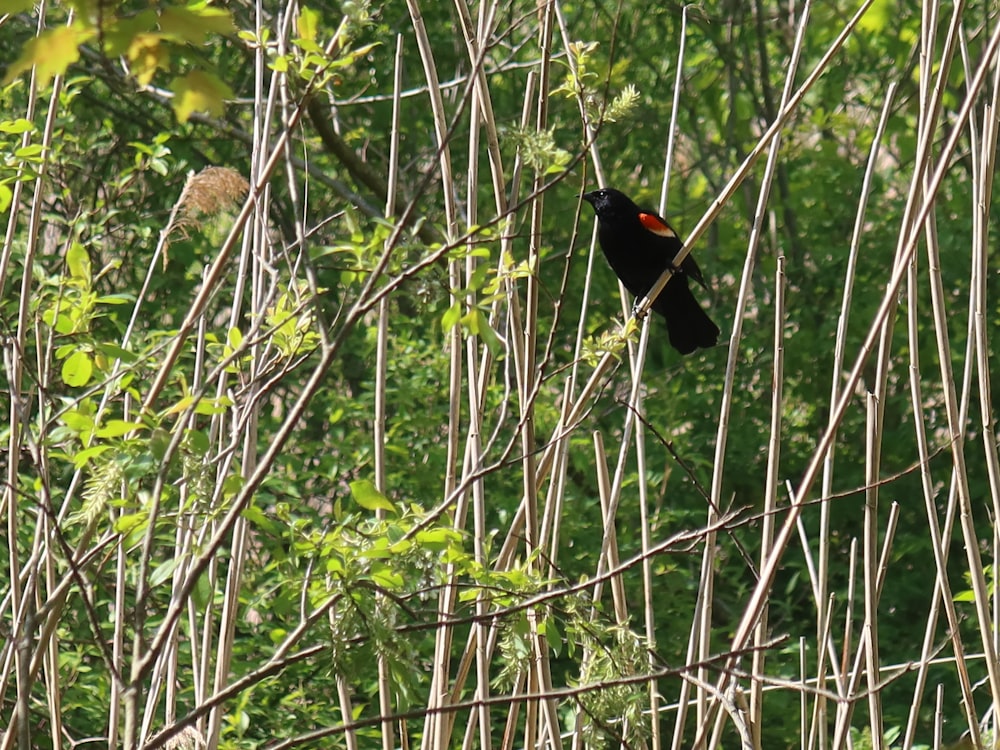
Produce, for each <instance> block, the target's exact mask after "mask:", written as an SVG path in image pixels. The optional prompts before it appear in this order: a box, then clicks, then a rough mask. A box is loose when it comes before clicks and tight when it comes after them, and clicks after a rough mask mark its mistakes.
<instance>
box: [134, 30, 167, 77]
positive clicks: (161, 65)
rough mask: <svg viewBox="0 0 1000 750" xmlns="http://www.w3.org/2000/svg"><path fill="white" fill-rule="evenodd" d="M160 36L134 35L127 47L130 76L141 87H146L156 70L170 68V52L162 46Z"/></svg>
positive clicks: (154, 34)
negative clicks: (130, 64) (130, 68)
mask: <svg viewBox="0 0 1000 750" xmlns="http://www.w3.org/2000/svg"><path fill="white" fill-rule="evenodd" d="M162 41H163V37H162V35H161V34H156V33H146V34H136V35H135V36H134V37H132V40H131V42H130V43H129V46H128V53H127V55H126V57H128V60H129V62H130V63H132V75H134V76H135V79H136V80H137V81H138V82H139V83H140V84H141V85H142V86H148V85H149V82H150V81H152V80H153V76H154V75H156V71H157V70H167V69H168V68H169V67H170V52H169V50H168V49H167V48H166V47H165V46H164V45H163V44H162Z"/></svg>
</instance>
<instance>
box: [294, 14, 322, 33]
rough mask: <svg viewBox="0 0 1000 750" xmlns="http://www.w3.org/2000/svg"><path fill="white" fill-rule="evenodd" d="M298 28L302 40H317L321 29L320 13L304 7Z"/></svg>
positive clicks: (297, 24)
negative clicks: (317, 33) (317, 34)
mask: <svg viewBox="0 0 1000 750" xmlns="http://www.w3.org/2000/svg"><path fill="white" fill-rule="evenodd" d="M296 26H297V28H298V30H299V36H300V37H301V38H302V39H315V38H316V31H317V29H318V28H319V13H317V12H316V11H314V10H313V9H312V8H307V7H305V6H303V7H302V10H300V11H299V18H298V22H297V23H296Z"/></svg>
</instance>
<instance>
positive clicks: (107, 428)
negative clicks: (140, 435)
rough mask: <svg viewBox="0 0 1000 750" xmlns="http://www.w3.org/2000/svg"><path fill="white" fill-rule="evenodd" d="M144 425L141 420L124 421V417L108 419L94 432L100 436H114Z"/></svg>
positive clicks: (141, 427) (119, 435)
mask: <svg viewBox="0 0 1000 750" xmlns="http://www.w3.org/2000/svg"><path fill="white" fill-rule="evenodd" d="M144 427H145V425H144V424H143V423H142V422H126V421H125V420H124V419H109V420H108V421H107V423H106V424H105V425H104V426H103V427H101V428H100V429H98V430H97V432H96V433H95V434H96V435H97V437H100V438H116V437H121V436H122V435H128V434H129V433H130V432H134V431H136V430H141V429H143V428H144Z"/></svg>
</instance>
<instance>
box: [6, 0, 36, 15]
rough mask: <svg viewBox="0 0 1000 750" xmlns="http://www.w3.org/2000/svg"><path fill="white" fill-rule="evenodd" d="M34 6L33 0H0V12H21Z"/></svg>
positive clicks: (11, 13) (12, 13)
mask: <svg viewBox="0 0 1000 750" xmlns="http://www.w3.org/2000/svg"><path fill="white" fill-rule="evenodd" d="M34 7H35V0H0V14H10V15H14V14H15V13H23V12H24V11H26V10H31V9H32V8H34Z"/></svg>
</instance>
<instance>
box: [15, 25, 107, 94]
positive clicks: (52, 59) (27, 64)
mask: <svg viewBox="0 0 1000 750" xmlns="http://www.w3.org/2000/svg"><path fill="white" fill-rule="evenodd" d="M94 34H95V31H94V29H85V28H80V27H77V26H60V27H58V28H55V29H50V30H49V31H45V32H43V33H41V34H39V35H38V36H37V37H35V38H34V39H31V40H29V41H28V42H27V43H26V44H25V45H24V48H23V49H22V50H21V56H20V57H19V58H17V60H16V61H15V62H14V63H13V64H12V65H11V66H10V68H8V69H7V75H6V76H4V79H3V85H5V86H6V85H7V84H8V83H10V82H11V81H13V80H14V79H15V78H17V77H18V76H19V75H21V73H23V72H25V71H26V70H30V69H31V68H32V66H34V67H35V70H36V74H37V76H38V84H39V85H40V86H43V87H44V86H48V84H49V82H50V81H51V80H52V79H53V78H54V77H55V76H58V75H62V74H63V73H65V72H66V69H67V68H68V67H69V66H70V65H72V64H73V63H75V62H76V61H77V60H79V59H80V45H81V44H84V43H85V42H87V41H89V40H90V39H91V38H92V37H93V36H94Z"/></svg>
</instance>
